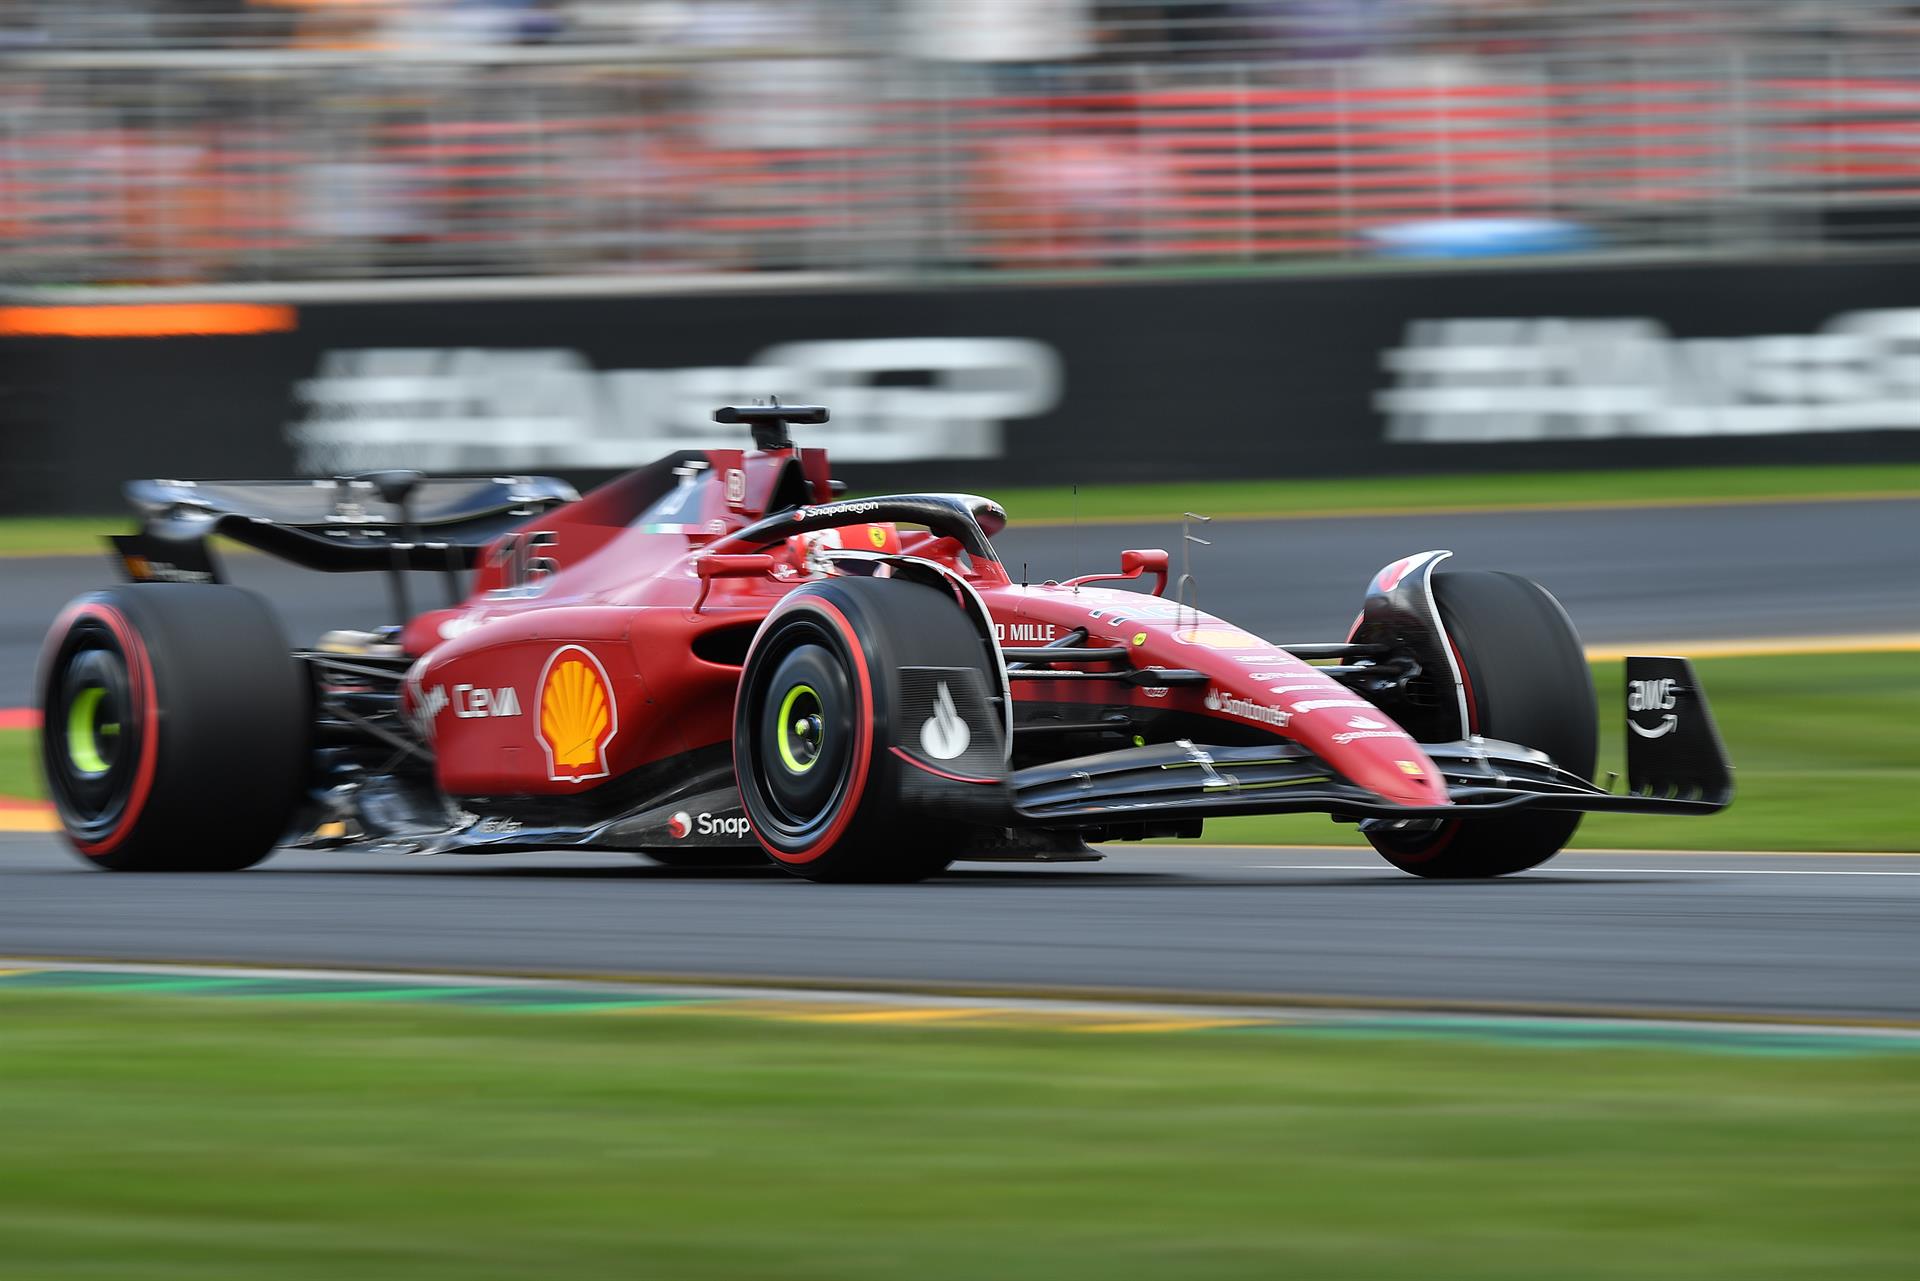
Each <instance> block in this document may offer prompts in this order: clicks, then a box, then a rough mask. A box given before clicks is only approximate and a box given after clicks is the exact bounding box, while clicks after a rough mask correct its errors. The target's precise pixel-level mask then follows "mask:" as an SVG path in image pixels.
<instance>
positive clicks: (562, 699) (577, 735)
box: [540, 645, 620, 783]
mask: <svg viewBox="0 0 1920 1281" xmlns="http://www.w3.org/2000/svg"><path fill="white" fill-rule="evenodd" d="M619 732H620V712H619V709H618V708H617V707H615V706H614V702H613V685H612V683H611V682H610V681H608V680H607V669H606V668H604V667H602V666H601V665H600V660H599V659H597V658H595V657H594V656H593V655H592V654H591V653H589V652H588V651H587V650H585V649H583V648H582V647H580V646H578V645H566V646H562V647H561V648H560V649H556V650H555V651H553V654H552V655H551V656H550V657H549V658H548V659H547V665H546V667H545V668H543V669H542V670H541V672H540V746H541V747H542V748H543V749H544V750H545V751H546V754H547V777H548V778H550V779H552V780H553V781H554V782H556V783H582V782H585V781H586V780H588V779H593V778H605V777H606V776H607V774H608V773H609V772H610V771H609V769H608V767H607V744H609V743H611V742H613V736H614V735H615V734H617V733H619Z"/></svg>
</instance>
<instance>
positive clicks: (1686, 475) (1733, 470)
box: [0, 463, 1920, 556]
mask: <svg viewBox="0 0 1920 1281" xmlns="http://www.w3.org/2000/svg"><path fill="white" fill-rule="evenodd" d="M1912 493H1920V464H1916V463H1875V464H1870V465H1851V464H1838V463H1836V464H1831V465H1826V466H1814V467H1666V468H1651V469H1646V470H1639V471H1573V472H1506V473H1490V474H1484V475H1469V476H1365V477H1334V478H1318V479H1308V480H1244V481H1182V482H1178V483H1171V484H1156V483H1145V484H1119V485H1082V486H1081V487H1080V492H1079V493H1078V494H1077V495H1076V494H1075V493H1074V492H1073V490H1072V488H1071V487H1069V486H1065V485H1059V486H1051V487H1040V488H1032V487H1021V486H1013V487H1009V488H995V489H994V490H993V493H992V497H995V498H997V499H999V500H1000V502H1001V503H1002V504H1003V505H1004V506H1005V507H1006V509H1007V511H1008V513H1009V514H1010V515H1011V517H1012V518H1013V520H1014V521H1016V522H1020V521H1029V522H1033V521H1062V520H1073V519H1076V518H1077V519H1079V520H1085V521H1096V520H1140V519H1142V518H1144V517H1152V518H1154V519H1165V520H1167V521H1168V522H1170V523H1171V522H1177V521H1178V520H1179V519H1180V513H1181V512H1184V511H1198V512H1202V513H1204V514H1206V515H1210V516H1251V515H1257V516H1268V515H1288V514H1312V513H1315V512H1343V511H1402V510H1403V511H1423V510H1431V509H1434V508H1464V509H1467V510H1479V509H1483V508H1495V507H1512V506H1516V505H1517V506H1539V505H1541V504H1543V503H1553V504H1566V503H1609V502H1618V503H1644V502H1685V501H1689V500H1701V501H1708V502H1727V501H1733V500H1740V499H1790V498H1802V497H1807V496H1810V495H1820V496H1826V497H1843V496H1848V495H1861V494H1912ZM133 528H134V520H133V517H132V516H131V515H129V514H128V513H126V512H119V513H115V514H112V515H103V516H14V517H6V518H0V556H60V555H77V554H83V553H84V554H94V553H100V554H104V544H103V543H102V542H101V537H102V535H105V534H111V533H125V532H128V531H131V530H132V529H133Z"/></svg>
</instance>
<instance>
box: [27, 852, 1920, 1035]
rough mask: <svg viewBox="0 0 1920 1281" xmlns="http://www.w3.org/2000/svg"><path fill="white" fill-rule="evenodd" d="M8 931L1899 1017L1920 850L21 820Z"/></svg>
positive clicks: (65, 949)
mask: <svg viewBox="0 0 1920 1281" xmlns="http://www.w3.org/2000/svg"><path fill="white" fill-rule="evenodd" d="M0 954H4V955H10V956H42V957H61V958H68V959H93V960H122V959H142V960H176V961H197V962H213V963H235V962H247V963H261V964H274V965H295V966H299V965H313V966H325V965H339V966H349V967H356V968H374V969H392V970H404V969H408V968H422V969H454V970H466V971H473V972H483V973H491V974H502V973H513V972H520V973H544V974H570V975H613V974H620V975H647V976H673V977H679V978H685V979H699V978H706V977H712V976H724V975H738V976H762V977H767V978H771V979H774V980H780V979H806V980H816V981H822V982H825V983H827V984H828V985H833V986H842V987H858V986H861V985H862V984H876V983H879V984H917V985H929V986H932V987H934V988H936V989H938V988H943V987H960V988H971V989H972V990H975V991H979V990H982V989H983V988H991V987H994V986H997V985H1006V986H1009V987H1014V988H1021V989H1026V990H1031V991H1049V990H1061V989H1068V988H1087V987H1100V988H1107V989H1136V990H1153V991H1155V992H1157V993H1175V992H1181V993H1234V994H1241V995H1243V996H1253V995H1259V996H1264V997H1273V998H1276V999H1284V998H1286V997H1290V996H1300V995H1305V996H1309V997H1345V998H1359V999H1361V1000H1369V999H1372V1000H1392V1001H1402V1002H1410V1003H1415V1004H1422V1003H1427V1004H1433V1005H1437V1006H1441V1007H1454V1008H1460V1007H1468V1008H1472V1007H1482V1008H1488V1009H1494V1008H1503V1007H1519V1008H1532V1009H1546V1010H1552V1009H1560V1010H1566V1011H1578V1010H1586V1011H1596V1010H1602V1009H1606V1010H1622V1011H1624V1010H1643V1011H1644V1010H1655V1011H1665V1012H1672V1013H1679V1012H1690V1011H1718V1012H1727V1013H1734V1014H1742V1015H1765V1014H1792V1015H1801V1016H1815V1017H1821V1018H1829V1019H1861V1020H1877V1021H1911V1020H1914V1019H1916V1018H1920V855H1916V856H1912V857H1902V856H1891V857H1887V856H1882V857H1865V856H1860V857H1846V856H1804V857H1800V856H1767V855H1730V854H1699V853H1662V854H1638V855H1601V854H1590V853H1579V852H1574V853H1569V854H1564V855H1562V856H1561V857H1560V858H1559V859H1557V860H1556V861H1555V862H1554V863H1550V864H1548V865H1547V866H1546V867H1544V868H1541V869H1538V870H1536V871H1534V872H1532V873H1528V874H1525V875H1521V876H1516V877H1511V878H1507V879H1503V880H1498V881H1482V882H1430V881H1421V880H1417V879H1415V878H1412V877H1408V876H1405V875H1403V874H1401V873H1399V872H1396V871H1394V870H1393V869H1392V868H1389V867H1387V866H1386V865H1385V864H1384V863H1381V862H1380V861H1379V860H1378V859H1376V858H1374V857H1373V856H1372V854H1371V853H1369V852H1365V851H1360V850H1353V849H1344V850H1339V849H1327V850H1300V849H1286V850H1280V849H1259V848H1237V849H1236V848H1174V847H1131V848H1128V847H1114V848H1113V849H1112V850H1111V856H1110V857H1109V858H1108V859H1107V860H1106V861H1105V862H1101V863H1089V864H1060V865H1047V866H1032V865H994V864H984V863H977V864H961V865H958V866H957V867H956V868H955V869H954V870H953V872H951V873H950V874H948V875H947V876H944V877H941V878H939V879H936V880H933V881H930V882H927V883H925V884H922V885H912V886H878V885H875V886H822V885H811V884H808V883H806V882H802V881H798V880H795V879H793V878H792V877H789V876H788V875H787V874H785V873H783V872H780V871H778V870H776V869H771V868H769V869H765V870H746V871H738V872H730V873H713V872H710V873H691V872H686V871H675V870H671V869H667V868H661V867H656V866H653V865H651V864H649V863H646V862H644V861H643V860H641V859H639V858H637V857H633V856H626V855H599V854H586V855H582V854H579V853H566V854H544V855H529V856H513V857H508V856H499V857H491V858H475V857H466V858H459V857H442V858H406V857H402V856H385V857H383V856H376V855H364V854H340V853H331V854H327V853H301V854H283V855H279V856H276V857H275V858H273V859H271V860H269V861H268V862H267V863H264V864H262V865H261V866H259V867H257V868H255V869H252V870H250V871H247V872H241V873H233V874H227V875H172V876H126V875H113V874H109V873H104V872H99V871H95V870H92V869H89V868H85V867H82V866H79V865H78V862H77V860H76V859H75V857H74V856H73V855H72V854H70V853H68V852H67V851H66V850H65V849H64V848H62V847H61V846H60V845H58V844H57V842H56V840H55V839H54V838H52V837H44V836H13V837H0Z"/></svg>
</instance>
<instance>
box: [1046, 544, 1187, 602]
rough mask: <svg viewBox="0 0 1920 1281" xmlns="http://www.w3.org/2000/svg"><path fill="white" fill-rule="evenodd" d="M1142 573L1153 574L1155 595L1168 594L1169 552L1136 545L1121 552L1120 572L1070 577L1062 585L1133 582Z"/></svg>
mask: <svg viewBox="0 0 1920 1281" xmlns="http://www.w3.org/2000/svg"><path fill="white" fill-rule="evenodd" d="M1142 574H1152V575H1153V577H1154V584H1153V594H1154V595H1155V596H1164V595H1165V594H1166V591H1167V552H1166V549H1165V548H1164V547H1136V548H1134V549H1132V550H1131V551H1124V552H1121V553H1120V572H1119V573H1117V574H1088V575H1086V576H1084V577H1082V578H1069V579H1068V580H1067V581H1066V582H1064V583H1062V584H1060V585H1061V586H1062V587H1080V586H1083V585H1084V584H1087V583H1111V582H1115V581H1127V582H1131V581H1132V580H1133V579H1136V578H1138V577H1140V575H1142Z"/></svg>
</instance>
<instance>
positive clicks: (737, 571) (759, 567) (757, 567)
mask: <svg viewBox="0 0 1920 1281" xmlns="http://www.w3.org/2000/svg"><path fill="white" fill-rule="evenodd" d="M773 566H774V559H773V557H771V556H769V555H767V554H766V553H765V552H734V553H727V552H708V553H707V554H706V555H704V556H702V557H700V558H699V559H697V560H695V561H694V562H693V572H694V573H696V574H698V575H699V576H700V596H699V598H698V599H697V600H695V601H694V602H693V612H694V613H696V614H697V613H699V612H700V607H701V606H702V605H705V604H706V603H707V593H708V592H710V591H712V590H713V581H714V579H716V578H762V577H769V576H771V575H772V573H773Z"/></svg>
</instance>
